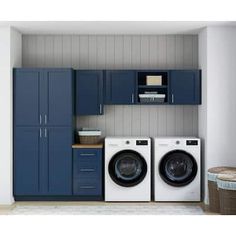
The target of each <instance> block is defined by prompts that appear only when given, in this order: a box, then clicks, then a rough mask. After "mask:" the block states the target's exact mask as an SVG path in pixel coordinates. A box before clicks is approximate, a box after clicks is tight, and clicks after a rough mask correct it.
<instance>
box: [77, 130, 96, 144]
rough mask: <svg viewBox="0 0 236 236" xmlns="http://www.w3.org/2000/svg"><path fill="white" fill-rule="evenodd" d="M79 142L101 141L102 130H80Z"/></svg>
mask: <svg viewBox="0 0 236 236" xmlns="http://www.w3.org/2000/svg"><path fill="white" fill-rule="evenodd" d="M78 137H79V142H80V143H81V144H98V143H100V141H101V131H100V130H87V129H86V130H79V131H78Z"/></svg>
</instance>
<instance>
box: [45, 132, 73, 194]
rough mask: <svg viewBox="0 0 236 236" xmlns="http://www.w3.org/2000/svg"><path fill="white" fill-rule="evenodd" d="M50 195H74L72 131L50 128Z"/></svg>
mask: <svg viewBox="0 0 236 236" xmlns="http://www.w3.org/2000/svg"><path fill="white" fill-rule="evenodd" d="M46 131H47V133H45V136H46V138H45V140H46V142H47V147H48V194H49V195H71V194H72V147H71V146H72V129H71V128H67V127H55V128H51V127H50V128H48V129H47V130H46Z"/></svg>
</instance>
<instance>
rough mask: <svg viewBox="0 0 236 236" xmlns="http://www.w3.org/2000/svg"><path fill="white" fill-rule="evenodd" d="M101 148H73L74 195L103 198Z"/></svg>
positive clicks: (95, 198) (83, 197)
mask: <svg viewBox="0 0 236 236" xmlns="http://www.w3.org/2000/svg"><path fill="white" fill-rule="evenodd" d="M102 156H103V155H102V149H101V148H74V149H73V195H75V196H78V197H79V198H80V199H83V200H91V199H92V200H103V158H102Z"/></svg>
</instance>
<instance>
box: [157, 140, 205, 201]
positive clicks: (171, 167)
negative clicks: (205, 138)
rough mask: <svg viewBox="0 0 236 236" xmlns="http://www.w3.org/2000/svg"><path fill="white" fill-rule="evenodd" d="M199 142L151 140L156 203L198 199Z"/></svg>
mask: <svg viewBox="0 0 236 236" xmlns="http://www.w3.org/2000/svg"><path fill="white" fill-rule="evenodd" d="M200 151H201V144H200V139H198V138H191V137H189V138H188V137H184V138H183V137H180V138H178V137H170V138H155V139H154V170H153V175H154V176H153V177H154V178H153V180H154V199H155V201H200V200H201V181H200V178H201V154H200Z"/></svg>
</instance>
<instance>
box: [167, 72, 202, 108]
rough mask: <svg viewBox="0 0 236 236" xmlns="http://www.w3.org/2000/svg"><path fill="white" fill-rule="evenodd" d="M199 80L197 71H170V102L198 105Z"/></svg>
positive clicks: (199, 96)
mask: <svg viewBox="0 0 236 236" xmlns="http://www.w3.org/2000/svg"><path fill="white" fill-rule="evenodd" d="M200 80H201V78H200V71H197V70H178V71H177V70H176V71H171V84H170V86H171V88H170V91H171V92H170V96H171V97H170V101H171V103H172V104H200V102H201V81H200Z"/></svg>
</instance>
